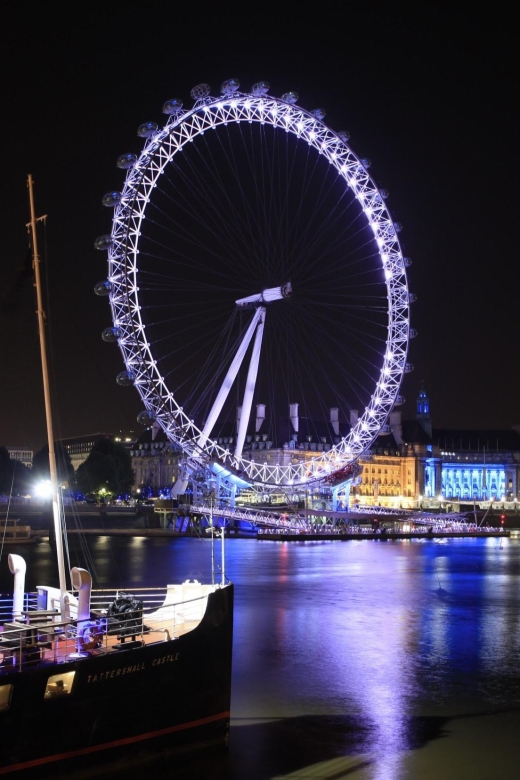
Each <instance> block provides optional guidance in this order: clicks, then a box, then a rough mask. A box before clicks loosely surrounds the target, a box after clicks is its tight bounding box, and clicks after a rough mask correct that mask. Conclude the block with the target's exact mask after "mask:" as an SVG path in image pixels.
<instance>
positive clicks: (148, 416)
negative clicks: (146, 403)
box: [137, 409, 155, 425]
mask: <svg viewBox="0 0 520 780" xmlns="http://www.w3.org/2000/svg"><path fill="white" fill-rule="evenodd" d="M137 422H138V423H139V425H153V423H154V422H155V414H154V413H153V412H150V411H148V410H147V409H146V410H145V411H144V412H139V414H138V415H137Z"/></svg>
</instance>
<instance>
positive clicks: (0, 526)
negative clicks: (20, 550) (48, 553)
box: [0, 518, 42, 547]
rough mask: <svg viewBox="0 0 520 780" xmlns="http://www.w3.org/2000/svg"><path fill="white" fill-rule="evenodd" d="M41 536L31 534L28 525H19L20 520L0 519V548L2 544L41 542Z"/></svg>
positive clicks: (31, 530)
mask: <svg viewBox="0 0 520 780" xmlns="http://www.w3.org/2000/svg"><path fill="white" fill-rule="evenodd" d="M41 537H42V534H37V533H34V532H33V529H32V528H31V526H30V525H27V524H26V523H20V518H6V519H4V520H1V519H0V547H2V545H4V544H18V545H20V544H32V543H33V542H39V541H41Z"/></svg>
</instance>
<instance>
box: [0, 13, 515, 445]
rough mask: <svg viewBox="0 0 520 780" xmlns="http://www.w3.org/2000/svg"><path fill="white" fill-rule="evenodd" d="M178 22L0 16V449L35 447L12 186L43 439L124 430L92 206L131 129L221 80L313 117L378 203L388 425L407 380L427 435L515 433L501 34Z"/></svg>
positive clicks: (326, 16) (133, 141)
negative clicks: (395, 387)
mask: <svg viewBox="0 0 520 780" xmlns="http://www.w3.org/2000/svg"><path fill="white" fill-rule="evenodd" d="M187 5H189V8H190V9H193V10H187V11H185V10H182V8H181V7H180V4H177V3H158V2H153V0H149V2H147V3H142V4H139V5H138V6H135V5H134V6H131V5H130V4H127V3H124V4H123V3H117V2H112V3H97V2H93V3H89V4H84V5H81V6H74V5H70V4H63V3H57V2H48V3H45V4H38V5H37V4H33V3H29V2H23V1H22V2H20V1H19V2H16V3H14V2H7V3H5V4H4V15H3V19H4V23H3V40H2V45H1V47H0V58H1V73H2V87H3V89H2V91H3V100H2V104H3V112H2V113H3V121H2V123H1V133H2V154H3V160H2V173H3V187H2V204H1V211H0V220H1V231H2V239H3V240H2V257H1V261H0V345H1V350H2V353H1V354H2V371H1V381H0V399H1V407H0V410H1V411H0V445H6V446H29V447H32V448H33V449H38V448H39V447H41V446H42V445H43V444H44V442H45V422H44V412H43V401H42V400H40V399H41V398H42V392H41V372H40V367H39V363H38V360H39V356H38V343H37V335H36V317H35V313H34V312H35V304H34V292H33V289H32V287H31V286H30V280H28V279H27V278H24V274H23V269H24V264H25V262H26V256H27V237H26V227H25V225H26V223H27V222H28V220H29V211H28V198H27V188H26V179H27V174H29V173H31V174H32V175H33V178H34V180H35V198H36V210H37V213H38V215H41V214H48V222H47V229H46V231H45V240H44V235H43V233H42V234H41V238H40V242H41V243H40V253H41V255H42V257H43V258H44V259H45V261H46V262H45V266H44V267H43V268H42V273H43V276H44V280H45V283H46V284H47V283H48V286H49V290H50V300H49V303H48V304H47V311H48V317H49V324H50V329H51V336H52V363H53V372H54V377H55V386H56V410H57V422H56V430H55V436H56V438H62V437H70V436H79V435H84V434H87V433H94V432H101V431H106V432H112V433H116V432H119V431H121V432H122V433H129V432H130V431H138V430H140V429H139V428H138V426H137V423H136V422H135V420H136V415H137V413H138V412H139V411H140V409H141V408H142V406H141V403H140V400H139V398H138V395H137V392H136V391H135V390H133V389H132V388H120V387H118V385H117V384H116V382H115V376H116V374H117V373H118V372H119V371H121V370H123V368H124V366H123V363H122V359H121V358H120V356H119V352H118V351H117V349H116V348H115V347H114V346H113V345H109V344H104V343H103V342H102V341H101V337H100V334H101V331H102V330H103V328H105V327H107V326H109V325H110V324H111V321H110V315H109V307H108V304H107V301H106V300H104V299H102V298H98V297H96V296H95V295H94V294H93V288H94V285H95V283H96V282H98V281H100V280H102V279H104V278H106V256H105V254H103V253H100V252H97V251H96V250H95V249H94V246H93V242H94V239H95V238H96V236H98V235H100V234H102V233H108V232H110V212H109V210H107V209H104V208H103V207H102V206H101V196H102V195H103V194H104V193H105V192H107V191H108V190H111V189H118V188H120V187H121V186H122V183H123V180H124V175H123V173H122V172H121V171H118V170H117V168H116V165H115V161H116V158H117V156H118V155H120V154H122V153H124V152H136V153H138V152H139V151H140V149H141V148H142V143H141V141H140V139H138V138H137V136H136V129H137V126H138V125H139V124H140V123H141V122H144V121H148V120H152V121H156V122H157V123H158V124H159V125H160V126H161V125H162V124H163V123H164V120H165V117H164V116H163V115H162V113H161V108H162V105H163V103H164V101H165V100H167V99H169V98H173V97H180V98H182V99H184V100H185V102H186V104H187V105H191V102H190V98H189V92H190V89H191V88H192V87H193V86H195V85H196V84H199V83H201V82H207V83H209V84H210V85H211V86H212V94H213V95H216V94H218V90H219V86H220V84H221V82H222V81H223V80H224V79H227V78H231V77H236V78H238V79H239V80H240V81H241V84H242V86H243V88H244V90H248V89H249V88H250V86H251V85H252V84H253V83H254V82H256V81H259V80H262V79H265V80H267V81H269V82H270V84H271V93H272V94H273V95H281V94H282V93H284V92H286V91H287V90H290V89H293V90H296V91H297V92H298V93H299V96H300V98H299V101H298V102H299V104H300V105H301V106H302V107H304V108H307V109H313V108H316V107H318V106H323V107H324V108H325V109H326V110H327V115H326V118H325V122H326V123H327V124H328V125H329V126H330V127H332V128H334V129H337V130H339V129H342V128H345V129H347V130H349V131H350V134H351V139H350V144H351V146H352V148H353V150H354V151H355V152H356V154H358V155H359V156H360V157H364V156H367V157H369V158H370V159H371V160H372V168H371V171H370V173H371V175H372V176H373V178H374V180H375V181H376V183H377V184H378V185H379V186H381V187H384V188H386V189H388V190H389V192H390V198H389V200H388V201H387V204H388V207H389V209H390V211H391V213H392V216H393V217H394V219H396V220H398V221H399V222H401V223H402V224H403V231H402V233H401V234H400V239H401V243H402V246H403V250H404V252H405V254H406V255H408V256H410V257H411V258H412V260H413V265H412V266H411V267H410V269H409V283H410V289H411V291H412V292H414V293H415V294H416V295H417V302H416V303H415V304H414V305H413V307H412V326H413V327H414V328H416V329H417V330H418V331H419V336H418V338H417V339H415V340H414V341H412V342H411V347H410V353H409V360H410V362H411V363H413V364H414V366H415V371H414V372H413V373H411V374H408V375H406V377H405V379H404V382H403V386H402V393H403V395H404V396H405V397H406V398H407V404H406V406H405V407H404V415H405V416H412V415H413V414H414V408H415V405H414V399H415V398H416V396H417V394H418V392H419V389H420V386H421V381H424V383H425V387H426V390H427V391H428V393H429V395H430V400H431V408H432V416H433V423H434V426H435V427H443V428H447V427H453V428H458V429H461V428H472V427H478V428H510V427H511V426H513V425H515V424H517V423H519V422H520V413H519V411H518V409H517V388H518V386H519V384H520V382H519V359H518V346H517V345H518V337H517V322H516V320H517V311H516V297H517V294H518V293H517V289H518V282H517V279H518V271H517V260H518V258H517V255H518V249H517V242H516V239H515V235H516V234H515V229H516V222H517V217H516V198H517V192H516V191H517V174H518V155H517V142H516V141H517V138H516V135H517V134H516V132H515V137H514V136H513V116H514V111H515V109H514V105H515V103H516V101H517V70H518V68H517V62H516V57H515V59H513V53H514V51H515V48H514V44H513V25H512V23H511V20H510V19H508V18H507V16H505V15H504V14H503V13H502V11H501V9H500V8H499V7H496V6H485V7H484V8H483V9H482V10H479V9H478V8H477V7H476V5H474V4H473V5H468V6H465V5H462V4H461V6H460V7H458V8H454V7H451V8H447V7H446V6H445V4H433V3H428V4H420V5H419V4H417V7H416V8H415V9H414V6H413V5H410V4H399V3H398V4H395V3H392V4H381V7H380V8H378V7H377V4H375V5H374V4H372V5H371V6H369V4H360V3H347V2H327V0H325V2H322V3H312V4H311V3H300V4H298V5H294V4H292V3H284V2H281V3H278V4H276V5H271V4H269V3H249V4H244V5H243V8H242V10H241V11H240V12H239V11H233V10H231V5H230V4H211V5H209V4H208V6H207V9H211V10H204V9H205V5H204V4H187ZM515 130H516V128H515ZM28 281H29V283H27V282H28Z"/></svg>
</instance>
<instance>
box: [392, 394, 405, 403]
mask: <svg viewBox="0 0 520 780" xmlns="http://www.w3.org/2000/svg"><path fill="white" fill-rule="evenodd" d="M405 401H406V399H405V397H404V395H396V397H395V401H394V406H402V405H403V404H404V402H405Z"/></svg>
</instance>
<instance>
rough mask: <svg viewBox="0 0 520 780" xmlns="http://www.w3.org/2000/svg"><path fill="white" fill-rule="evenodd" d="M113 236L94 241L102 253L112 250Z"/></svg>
mask: <svg viewBox="0 0 520 780" xmlns="http://www.w3.org/2000/svg"><path fill="white" fill-rule="evenodd" d="M112 244H113V241H112V236H98V237H97V238H96V240H95V241H94V246H95V248H96V249H99V251H100V252H102V251H103V250H104V249H110V247H111V246H112Z"/></svg>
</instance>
